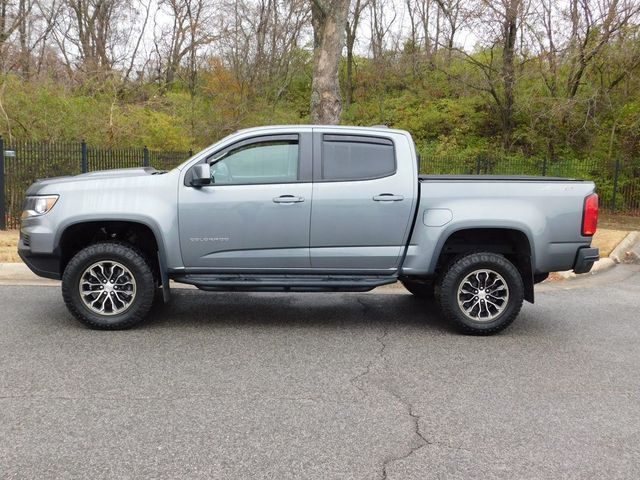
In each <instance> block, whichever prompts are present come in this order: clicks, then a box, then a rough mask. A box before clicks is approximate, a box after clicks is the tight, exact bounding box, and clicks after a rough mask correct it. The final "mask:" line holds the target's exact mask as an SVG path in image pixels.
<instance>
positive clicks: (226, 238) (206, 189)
mask: <svg viewBox="0 0 640 480" xmlns="http://www.w3.org/2000/svg"><path fill="white" fill-rule="evenodd" d="M310 144H311V139H310V134H307V133H302V134H292V135H269V136H260V137H253V138H250V139H244V140H242V141H239V142H237V143H235V144H233V145H231V146H229V147H226V148H225V149H223V150H222V151H219V152H216V153H214V154H213V155H212V156H210V157H209V158H208V159H207V160H206V161H207V163H209V164H210V171H211V180H212V183H211V185H208V186H203V187H199V188H195V187H192V186H190V185H184V186H181V187H180V188H181V192H180V201H179V223H180V246H181V249H182V259H183V262H184V265H185V267H187V268H199V269H205V270H209V269H211V270H227V271H229V270H238V269H241V270H272V269H277V270H289V269H298V268H308V267H309V265H310V260H309V223H310V216H311V193H312V184H311V181H310V180H311V179H310V178H308V177H310V170H311V167H310V165H311V146H310ZM307 171H308V172H309V173H305V172H307ZM188 177H189V175H188V173H187V179H188Z"/></svg>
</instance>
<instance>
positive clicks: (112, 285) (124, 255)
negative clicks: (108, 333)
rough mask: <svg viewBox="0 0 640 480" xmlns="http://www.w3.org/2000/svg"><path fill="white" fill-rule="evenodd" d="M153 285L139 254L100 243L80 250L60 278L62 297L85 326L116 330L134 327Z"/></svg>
mask: <svg viewBox="0 0 640 480" xmlns="http://www.w3.org/2000/svg"><path fill="white" fill-rule="evenodd" d="M154 293H155V281H154V278H153V272H152V271H151V268H150V267H149V265H148V263H147V261H146V260H145V258H144V256H143V255H142V253H140V252H139V251H138V250H136V249H135V248H133V247H132V246H130V245H127V244H123V243H116V242H103V243H96V244H94V245H90V246H88V247H86V248H84V249H82V250H80V251H79V252H78V253H77V254H76V255H75V256H74V257H73V258H72V259H71V261H69V263H68V265H67V267H66V268H65V270H64V274H63V276H62V297H63V298H64V301H65V303H66V305H67V308H68V309H69V311H70V312H71V313H72V314H73V315H74V316H75V317H76V318H77V319H78V320H80V321H81V322H82V323H84V324H85V325H87V326H89V327H91V328H96V329H101V330H115V329H123V328H129V327H132V326H134V325H135V324H137V323H139V322H140V321H141V320H142V319H143V318H144V316H145V315H146V314H147V312H148V311H149V309H150V308H151V305H152V303H153V298H154Z"/></svg>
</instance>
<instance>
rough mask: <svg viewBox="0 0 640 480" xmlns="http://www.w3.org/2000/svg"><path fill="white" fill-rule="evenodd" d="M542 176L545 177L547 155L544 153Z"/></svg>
mask: <svg viewBox="0 0 640 480" xmlns="http://www.w3.org/2000/svg"><path fill="white" fill-rule="evenodd" d="M542 176H543V177H546V176H547V156H546V155H545V157H544V159H543V160H542Z"/></svg>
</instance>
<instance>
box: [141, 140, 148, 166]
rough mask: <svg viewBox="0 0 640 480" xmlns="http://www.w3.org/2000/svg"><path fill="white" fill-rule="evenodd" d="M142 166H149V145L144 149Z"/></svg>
mask: <svg viewBox="0 0 640 480" xmlns="http://www.w3.org/2000/svg"><path fill="white" fill-rule="evenodd" d="M142 166H143V167H148V166H149V149H148V148H147V146H146V145H145V146H144V149H143V150H142Z"/></svg>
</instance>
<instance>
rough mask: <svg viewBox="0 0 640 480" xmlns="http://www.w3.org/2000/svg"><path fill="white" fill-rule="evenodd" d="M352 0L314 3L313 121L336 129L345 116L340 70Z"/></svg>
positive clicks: (321, 0)
mask: <svg viewBox="0 0 640 480" xmlns="http://www.w3.org/2000/svg"><path fill="white" fill-rule="evenodd" d="M349 3H350V2H349V0H313V3H312V6H311V23H312V24H313V82H312V84H311V120H312V121H313V123H318V124H329V125H335V124H337V123H338V122H339V121H340V114H341V113H342V97H341V95H340V83H339V79H338V69H339V67H340V58H341V57H342V47H343V45H344V32H345V29H346V26H347V15H348V13H349Z"/></svg>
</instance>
